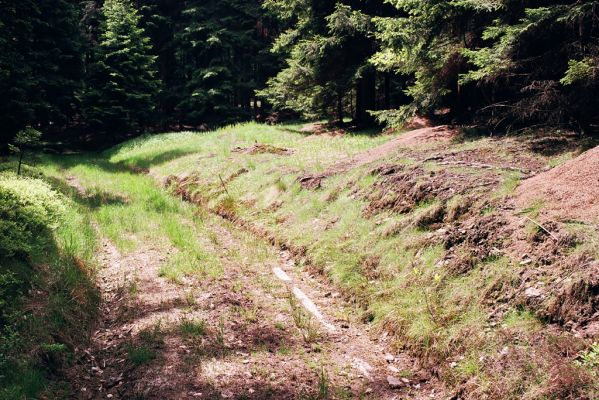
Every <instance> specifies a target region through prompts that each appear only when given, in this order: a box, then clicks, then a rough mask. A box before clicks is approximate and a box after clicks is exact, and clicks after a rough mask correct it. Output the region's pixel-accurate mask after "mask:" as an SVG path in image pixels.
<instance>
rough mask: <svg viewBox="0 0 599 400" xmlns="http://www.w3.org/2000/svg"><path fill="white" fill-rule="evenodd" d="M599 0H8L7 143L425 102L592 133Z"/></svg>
mask: <svg viewBox="0 0 599 400" xmlns="http://www.w3.org/2000/svg"><path fill="white" fill-rule="evenodd" d="M597 3H598V2H596V1H530V0H527V1H511V0H451V1H440V0H426V1H414V0H263V1H262V0H253V1H244V0H219V1H216V0H209V1H199V0H186V1H176V0H137V1H131V0H105V1H100V0H93V1H85V2H81V1H79V0H77V1H75V0H55V1H33V0H19V1H16V0H0V31H1V32H2V33H1V34H0V77H1V78H0V91H1V92H2V95H3V96H2V97H3V102H2V103H1V104H0V126H1V128H0V129H1V133H0V143H2V147H5V148H7V146H6V144H8V143H9V142H10V141H12V139H13V137H14V136H15V134H16V133H17V132H19V131H21V130H23V129H24V128H26V127H31V128H35V129H37V130H39V131H41V132H43V133H44V135H45V136H46V137H51V138H52V137H53V138H60V139H64V140H68V139H69V138H75V137H77V138H80V137H86V140H89V141H91V142H94V143H105V142H114V141H118V140H121V139H122V138H124V137H127V136H130V135H134V134H139V133H142V132H146V131H157V130H167V129H169V130H179V129H207V128H211V127H214V126H218V125H223V124H228V123H233V122H237V121H244V120H250V119H258V120H270V121H277V120H280V119H282V118H286V117H305V118H310V119H321V118H324V119H329V120H330V121H336V122H338V123H343V121H347V120H348V119H351V120H352V121H353V124H355V125H361V126H364V125H370V124H375V123H379V124H386V125H389V126H400V125H401V124H403V123H404V122H405V121H406V120H408V119H409V118H411V117H412V116H414V115H416V114H418V115H425V116H436V117H437V118H439V119H443V120H444V121H446V122H451V123H460V124H476V125H479V126H484V127H487V128H489V129H491V130H494V131H500V132H505V131H512V130H518V129H523V128H529V127H563V128H567V129H572V130H575V131H578V132H582V133H585V134H594V133H596V132H597V128H598V123H599V121H598V116H597V113H596V112H594V111H595V110H597V108H598V106H599V104H598V102H599V99H598V98H597V96H596V95H594V94H595V93H596V92H597V89H598V74H597V71H598V68H599V41H598V40H597V33H598V32H597V30H598V26H599V24H598V23H597V22H598V17H599V11H598V7H597Z"/></svg>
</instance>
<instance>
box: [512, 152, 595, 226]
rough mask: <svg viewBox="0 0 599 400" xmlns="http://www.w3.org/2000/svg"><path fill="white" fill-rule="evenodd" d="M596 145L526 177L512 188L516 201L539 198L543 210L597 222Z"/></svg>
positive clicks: (551, 214)
mask: <svg viewBox="0 0 599 400" xmlns="http://www.w3.org/2000/svg"><path fill="white" fill-rule="evenodd" d="M597 171H599V147H595V148H593V149H591V150H589V151H587V152H585V153H583V154H581V155H580V156H578V157H577V158H575V159H573V160H570V161H568V162H566V163H565V164H563V165H561V166H559V167H556V168H553V169H551V170H549V171H547V172H543V173H541V174H538V175H536V176H534V177H532V178H530V179H527V180H526V181H524V182H523V183H522V185H520V187H519V188H518V189H517V190H516V204H517V205H518V206H519V207H527V206H529V205H530V204H531V203H532V202H534V201H536V200H542V201H543V211H542V212H543V213H544V214H545V216H547V217H549V218H555V219H559V220H564V219H577V220H581V221H585V222H591V223H597V222H599V175H598V174H597Z"/></svg>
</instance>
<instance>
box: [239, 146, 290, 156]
mask: <svg viewBox="0 0 599 400" xmlns="http://www.w3.org/2000/svg"><path fill="white" fill-rule="evenodd" d="M232 151H233V152H234V153H243V154H252V155H253V154H267V153H268V154H277V155H280V156H284V155H289V154H292V153H293V150H291V149H284V148H282V147H275V146H272V145H270V144H262V143H256V144H254V145H252V146H250V147H236V148H234V149H233V150H232Z"/></svg>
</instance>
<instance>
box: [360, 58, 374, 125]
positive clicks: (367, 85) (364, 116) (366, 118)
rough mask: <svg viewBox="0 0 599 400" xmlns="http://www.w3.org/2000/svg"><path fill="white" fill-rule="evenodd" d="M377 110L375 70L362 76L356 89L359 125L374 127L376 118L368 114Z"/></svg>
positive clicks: (369, 69) (368, 70)
mask: <svg viewBox="0 0 599 400" xmlns="http://www.w3.org/2000/svg"><path fill="white" fill-rule="evenodd" d="M375 109H376V75H375V71H374V69H373V68H368V69H367V70H365V71H364V72H363V74H362V77H361V78H360V80H359V81H358V86H357V88H356V115H355V122H356V123H357V124H358V125H363V126H364V125H373V124H374V117H373V116H372V115H370V114H369V113H368V111H373V110H375Z"/></svg>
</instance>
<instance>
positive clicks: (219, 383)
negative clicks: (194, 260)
mask: <svg viewBox="0 0 599 400" xmlns="http://www.w3.org/2000/svg"><path fill="white" fill-rule="evenodd" d="M69 182H71V183H72V184H73V186H75V187H77V189H78V190H80V191H84V189H83V188H82V187H81V185H79V184H78V183H77V181H76V179H75V178H72V179H70V180H69ZM206 218H207V219H206V221H204V223H206V224H208V225H209V228H210V231H211V232H213V233H214V236H213V237H212V238H211V241H212V243H213V245H214V249H213V251H214V252H215V253H216V254H218V255H219V260H220V264H221V265H222V271H223V273H222V275H221V276H218V277H208V276H192V277H186V278H184V279H182V280H181V282H178V283H174V282H171V281H169V280H167V279H165V278H163V277H161V276H160V267H161V266H162V265H163V264H164V263H165V262H166V261H167V260H168V258H169V257H170V256H171V255H172V254H173V253H174V252H175V251H176V250H174V249H170V248H165V247H164V246H162V245H149V244H148V245H145V246H140V247H138V248H137V249H136V250H135V251H133V252H130V253H127V254H121V253H120V252H119V251H118V249H117V248H116V247H115V246H114V245H113V244H112V243H111V242H110V241H108V240H106V239H103V240H102V246H101V250H100V252H99V254H98V261H99V263H100V265H101V269H100V270H99V274H98V285H99V287H100V290H101V293H102V299H103V304H102V310H101V318H100V321H99V322H98V324H97V328H96V329H95V331H94V332H93V334H92V341H91V345H90V347H89V348H87V349H79V350H78V351H77V354H78V362H77V363H76V365H75V367H74V368H73V369H72V370H71V371H69V376H70V378H71V382H72V383H73V386H74V387H75V389H76V393H77V395H76V398H81V399H101V398H102V399H105V398H113V399H130V398H135V399H186V398H199V399H353V398H370V399H400V398H411V399H417V398H429V399H430V398H438V397H439V395H438V390H439V389H438V388H437V385H436V384H434V383H431V382H430V381H429V379H430V376H429V375H428V374H426V373H423V372H422V371H419V369H418V367H417V365H416V363H415V361H414V360H412V359H410V358H409V357H407V356H403V355H401V354H400V355H397V354H391V353H390V352H389V351H388V348H389V347H388V343H387V342H386V340H385V337H381V338H378V339H377V338H375V337H374V336H375V335H374V334H372V333H371V332H369V328H368V326H367V325H365V324H363V323H361V322H359V318H358V317H356V316H355V315H354V314H355V313H354V312H353V309H352V307H350V306H348V305H347V304H345V303H344V301H343V300H342V299H341V297H340V296H339V294H338V293H336V292H335V291H334V289H332V288H331V287H330V285H329V284H328V283H327V282H326V281H325V280H324V279H323V278H322V277H320V276H314V275H310V273H309V272H307V271H304V270H302V269H301V268H300V267H299V266H297V265H296V263H295V261H294V260H293V258H292V257H291V255H290V254H289V253H288V252H285V251H280V250H278V249H277V248H275V247H273V246H271V245H268V244H267V243H266V242H265V241H264V240H263V239H259V238H257V237H256V236H255V235H253V234H251V233H249V232H247V231H245V230H242V229H240V228H238V227H236V226H234V225H233V224H232V223H230V222H228V221H226V220H223V219H221V218H220V217H217V216H208V217H206ZM435 390H437V392H435Z"/></svg>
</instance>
